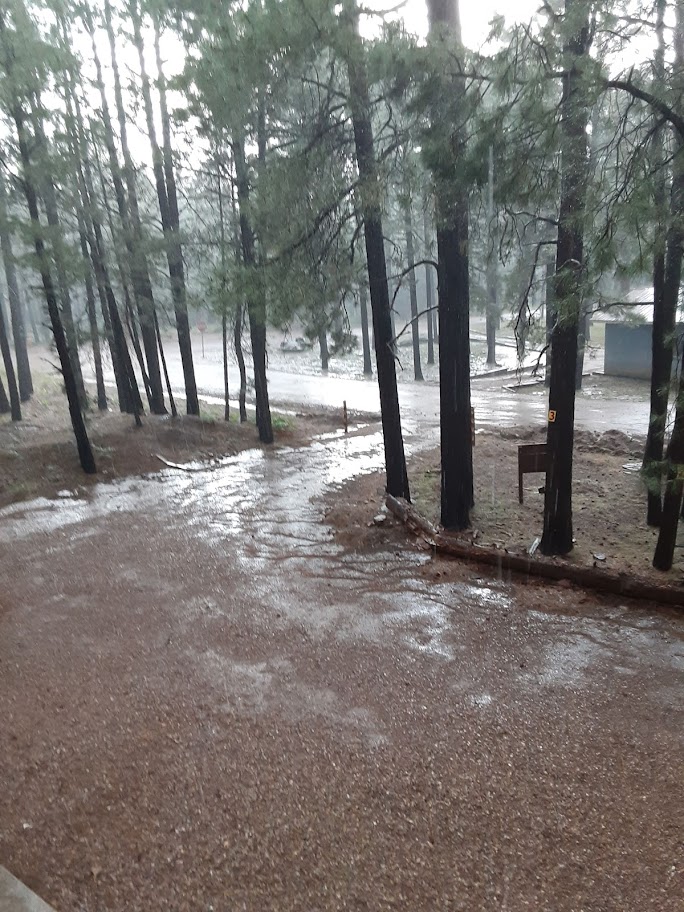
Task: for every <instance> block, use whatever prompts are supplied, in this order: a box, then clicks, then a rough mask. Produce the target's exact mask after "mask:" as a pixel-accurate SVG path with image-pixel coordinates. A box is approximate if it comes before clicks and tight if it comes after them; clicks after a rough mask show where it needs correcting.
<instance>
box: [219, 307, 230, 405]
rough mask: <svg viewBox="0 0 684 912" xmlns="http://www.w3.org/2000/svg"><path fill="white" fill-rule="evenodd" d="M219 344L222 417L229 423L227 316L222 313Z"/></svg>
mask: <svg viewBox="0 0 684 912" xmlns="http://www.w3.org/2000/svg"><path fill="white" fill-rule="evenodd" d="M221 344H222V348H223V399H224V402H225V407H224V411H223V417H224V419H225V420H226V421H230V390H229V388H228V314H227V313H226V312H225V310H224V311H223V315H222V317H221Z"/></svg>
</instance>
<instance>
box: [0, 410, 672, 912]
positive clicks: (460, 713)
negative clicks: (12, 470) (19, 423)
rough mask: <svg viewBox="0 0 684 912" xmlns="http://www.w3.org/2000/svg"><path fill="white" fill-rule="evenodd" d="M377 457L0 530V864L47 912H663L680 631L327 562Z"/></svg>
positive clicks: (657, 616)
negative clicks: (327, 514)
mask: <svg viewBox="0 0 684 912" xmlns="http://www.w3.org/2000/svg"><path fill="white" fill-rule="evenodd" d="M410 424H411V422H409V425H410ZM409 430H410V431H411V430H412V431H414V432H415V434H414V436H413V438H412V442H410V444H409V445H410V446H414V447H415V446H421V445H427V443H429V442H430V441H429V439H428V438H427V437H426V436H425V435H423V434H421V433H419V431H420V424H419V422H417V421H416V423H415V424H414V426H413V427H409ZM382 455H383V453H382V439H381V436H380V434H379V433H378V432H372V433H369V434H365V435H359V436H350V437H341V436H336V435H328V436H326V437H324V438H321V439H319V440H317V441H315V442H314V443H313V444H312V445H311V446H309V447H307V448H305V449H303V450H295V449H280V450H274V451H272V452H264V451H261V450H259V451H249V452H245V453H241V454H240V455H238V456H235V457H232V458H230V459H226V460H225V461H222V462H221V463H220V464H212V465H211V466H209V467H207V468H204V469H203V468H202V467H201V466H200V465H196V466H193V469H194V470H193V471H192V472H187V471H183V470H180V469H174V468H165V469H163V470H162V471H160V472H159V473H157V474H155V475H153V476H150V477H147V478H134V479H128V480H126V481H123V482H117V483H113V484H95V485H93V486H92V487H91V488H89V489H88V490H87V491H86V492H85V493H84V492H81V491H78V492H68V491H63V492H60V495H59V496H58V497H56V498H55V499H53V500H47V499H40V500H38V501H33V502H30V503H25V504H21V505H15V506H13V507H10V508H7V509H5V510H2V511H0V572H1V573H2V579H3V592H2V595H1V596H0V599H1V602H0V631H1V636H0V714H1V715H2V718H3V720H4V726H5V730H6V731H8V732H11V733H12V737H11V738H6V739H4V740H0V766H1V768H2V770H3V791H2V793H0V860H2V861H7V862H10V863H11V864H10V866H11V867H12V868H13V869H14V871H15V873H17V874H19V876H22V877H23V878H25V879H28V880H29V881H30V883H31V885H32V886H35V887H37V888H38V890H39V892H40V893H42V894H43V895H45V896H46V898H48V899H50V900H52V901H53V902H54V903H55V905H56V906H57V907H59V908H61V909H64V910H71V909H73V910H75V909H81V908H106V909H108V910H109V912H115V910H119V909H121V910H123V909H134V908H140V909H142V908H144V909H146V910H152V909H169V908H175V909H200V908H205V909H206V908H211V907H213V908H245V909H250V910H251V909H253V910H257V909H258V910H262V909H302V910H304V909H306V910H311V909H314V908H320V909H345V908H359V909H360V908H367V909H390V908H404V909H438V908H443V909H464V910H466V909H467V910H470V909H482V910H489V909H492V910H493V909H501V908H506V909H508V910H514V912H515V910H522V909H528V908H535V909H548V910H554V912H564V910H568V912H570V910H576V909H580V908H584V909H596V910H604V909H616V910H617V909H620V910H634V912H637V910H639V912H641V910H653V912H656V910H657V912H661V910H665V909H670V908H672V909H674V908H676V902H677V901H678V898H680V897H681V891H680V889H679V887H678V885H677V884H678V883H680V878H681V877H682V869H681V853H680V852H679V851H678V848H677V836H676V834H677V828H678V827H680V826H681V819H682V813H681V812H682V803H681V795H682V793H681V779H682V773H683V772H684V768H683V762H682V756H683V751H682V747H683V745H682V731H683V730H684V729H683V727H682V722H683V721H684V711H683V710H684V707H682V701H681V682H682V671H683V670H684V646H683V641H682V626H681V622H680V620H679V618H678V617H677V616H675V615H673V614H671V613H668V612H662V613H654V612H653V610H652V609H651V610H649V608H648V607H635V606H631V605H630V606H628V605H623V604H621V603H620V602H617V601H610V602H607V603H605V604H604V603H603V602H602V601H601V600H600V599H597V598H594V597H593V596H589V597H588V596H585V595H583V594H582V593H579V592H573V591H572V590H558V589H549V588H545V587H543V586H539V585H537V584H534V583H529V584H527V583H526V582H525V581H516V582H514V583H512V584H509V583H505V582H503V581H501V580H498V579H496V578H492V577H490V576H487V575H486V574H485V573H482V572H481V571H479V570H475V569H474V568H464V567H461V566H460V565H455V564H448V563H445V562H441V561H438V562H433V560H432V558H431V557H430V555H429V554H427V553H425V552H423V551H420V550H416V549H415V548H413V547H412V545H411V543H410V542H408V541H406V540H405V539H403V538H402V536H400V535H397V534H393V533H392V530H391V529H389V530H387V529H382V530H379V531H378V542H377V547H375V548H372V549H371V550H355V549H354V548H346V547H343V546H342V545H341V544H339V542H337V541H336V540H335V538H334V535H333V532H332V530H331V529H330V528H329V527H328V526H327V525H326V524H325V523H324V522H323V521H322V518H321V510H322V508H321V504H320V498H321V496H322V495H324V494H326V493H327V492H330V491H331V490H336V489H338V487H339V486H340V485H341V484H342V483H343V482H344V481H346V480H347V479H349V478H351V477H353V476H355V475H358V474H359V473H363V472H371V471H374V470H375V469H377V468H379V467H380V466H381V465H382ZM436 567H439V568H440V570H439V573H440V576H439V578H435V576H434V575H433V572H432V571H433V569H434V568H436ZM26 823H28V824H29V827H30V828H25V827H24V824H26ZM135 859H137V860H135ZM93 869H96V870H97V871H98V875H97V876H93V875H92V873H89V872H92V870H93Z"/></svg>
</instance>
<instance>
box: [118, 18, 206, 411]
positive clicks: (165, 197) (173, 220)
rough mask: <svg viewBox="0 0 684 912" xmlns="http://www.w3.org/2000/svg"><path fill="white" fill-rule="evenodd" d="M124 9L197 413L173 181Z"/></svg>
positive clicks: (137, 29) (137, 24) (189, 403)
mask: <svg viewBox="0 0 684 912" xmlns="http://www.w3.org/2000/svg"><path fill="white" fill-rule="evenodd" d="M108 7H109V0H106V2H105V10H107V8H108ZM128 10H129V12H130V16H131V22H132V24H133V41H134V44H135V46H136V49H137V51H138V62H139V65H140V85H141V88H142V96H143V103H144V107H145V120H146V123H147V134H148V137H149V140H150V147H151V150H152V169H153V171H154V182H155V186H156V190H157V200H158V203H159V214H160V216H161V222H162V230H163V232H164V239H165V241H166V262H167V265H168V270H169V279H170V280H171V297H172V299H173V309H174V313H175V317H176V333H177V335H178V347H179V349H180V355H181V364H182V366H183V379H184V383H185V398H186V408H187V413H188V415H199V413H200V408H199V398H198V395H197V381H196V379H195V365H194V361H193V357H192V339H191V338H190V320H189V318H188V304H187V294H186V288H185V266H184V264H183V250H182V247H181V241H180V225H179V220H178V206H177V202H176V187H175V178H174V176H173V169H172V170H171V174H170V178H171V180H172V181H173V184H167V182H166V176H165V173H164V164H163V157H162V153H161V150H160V148H159V143H158V141H157V129H156V127H155V122H154V110H153V107H152V90H151V86H150V79H149V76H148V75H147V68H146V65H145V47H144V43H143V38H142V30H141V20H140V10H139V6H138V2H137V0H130V2H129V4H128ZM167 117H168V112H167Z"/></svg>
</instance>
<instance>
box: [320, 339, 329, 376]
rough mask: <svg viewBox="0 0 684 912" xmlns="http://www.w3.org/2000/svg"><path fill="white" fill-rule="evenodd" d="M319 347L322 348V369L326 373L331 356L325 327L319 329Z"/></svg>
mask: <svg viewBox="0 0 684 912" xmlns="http://www.w3.org/2000/svg"><path fill="white" fill-rule="evenodd" d="M318 347H319V348H320V350H321V370H322V371H323V373H324V374H327V372H328V361H329V359H330V356H329V352H328V333H327V332H326V330H325V329H319V330H318Z"/></svg>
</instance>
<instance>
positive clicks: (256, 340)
mask: <svg viewBox="0 0 684 912" xmlns="http://www.w3.org/2000/svg"><path fill="white" fill-rule="evenodd" d="M233 147H234V152H235V176H236V184H237V194H238V204H239V207H240V236H241V238H242V262H243V264H244V266H245V269H247V270H248V271H250V272H251V273H252V275H253V282H252V287H251V288H250V290H249V294H248V298H247V315H248V318H249V334H250V337H251V340H252V361H253V364H254V390H255V394H256V423H257V430H258V431H259V440H261V442H262V443H273V425H272V422H271V408H270V405H269V401H268V381H267V378H266V296H265V290H264V288H263V283H262V282H261V277H260V276H259V275H258V264H257V255H256V245H255V240H254V231H253V229H252V224H251V218H250V211H249V206H250V202H249V197H250V188H249V173H248V171H247V161H246V159H245V142H244V139H243V138H242V137H239V138H236V139H235V141H234V144H233Z"/></svg>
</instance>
